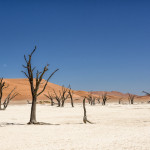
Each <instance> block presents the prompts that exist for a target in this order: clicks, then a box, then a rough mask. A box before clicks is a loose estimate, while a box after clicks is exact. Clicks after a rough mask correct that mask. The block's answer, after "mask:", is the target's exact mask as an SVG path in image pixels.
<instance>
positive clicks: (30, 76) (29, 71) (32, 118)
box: [22, 46, 58, 124]
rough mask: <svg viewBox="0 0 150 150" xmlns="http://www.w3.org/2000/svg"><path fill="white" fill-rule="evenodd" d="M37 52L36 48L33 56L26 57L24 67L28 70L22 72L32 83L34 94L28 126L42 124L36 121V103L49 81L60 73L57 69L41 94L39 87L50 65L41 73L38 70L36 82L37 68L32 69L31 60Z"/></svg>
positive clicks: (46, 82)
mask: <svg viewBox="0 0 150 150" xmlns="http://www.w3.org/2000/svg"><path fill="white" fill-rule="evenodd" d="M35 51H36V46H35V48H34V50H33V51H32V52H31V54H30V55H28V59H27V58H26V56H25V55H24V59H25V62H26V65H23V67H24V68H25V69H26V72H25V71H22V72H23V73H24V74H25V76H26V77H27V78H28V81H29V83H30V88H31V94H32V105H31V114H30V121H29V123H28V124H40V122H37V121H36V102H37V97H38V96H39V95H41V94H42V93H43V92H44V90H45V89H46V86H47V84H48V81H49V80H50V78H51V77H52V76H53V75H54V74H55V73H56V72H57V71H58V69H56V70H55V71H54V72H53V73H52V74H51V75H50V76H49V77H48V79H47V80H46V81H45V84H44V87H43V88H42V90H41V91H40V92H38V91H39V87H40V85H41V81H42V79H43V76H44V74H45V73H46V72H47V71H48V66H49V65H46V66H45V67H44V69H43V71H41V72H39V71H38V70H37V72H36V76H35V80H34V73H33V72H34V70H35V67H34V68H32V65H31V59H32V55H33V54H34V52H35ZM34 82H35V84H34Z"/></svg>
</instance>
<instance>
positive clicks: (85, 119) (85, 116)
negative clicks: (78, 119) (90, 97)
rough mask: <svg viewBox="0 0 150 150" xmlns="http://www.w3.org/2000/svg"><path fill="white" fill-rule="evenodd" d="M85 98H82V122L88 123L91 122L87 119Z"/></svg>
mask: <svg viewBox="0 0 150 150" xmlns="http://www.w3.org/2000/svg"><path fill="white" fill-rule="evenodd" d="M85 99H86V98H84V99H83V110H84V116H83V122H84V123H87V122H88V123H90V124H92V122H90V121H89V120H87V115H86V108H85Z"/></svg>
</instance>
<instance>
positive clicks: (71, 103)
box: [70, 96, 74, 107]
mask: <svg viewBox="0 0 150 150" xmlns="http://www.w3.org/2000/svg"><path fill="white" fill-rule="evenodd" d="M70 98H71V106H72V107H74V105H73V98H72V96H71V97H70Z"/></svg>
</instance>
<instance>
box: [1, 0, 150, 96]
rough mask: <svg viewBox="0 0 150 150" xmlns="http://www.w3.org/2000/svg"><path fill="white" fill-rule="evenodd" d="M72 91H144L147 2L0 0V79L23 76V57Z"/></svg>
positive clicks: (147, 82)
mask: <svg viewBox="0 0 150 150" xmlns="http://www.w3.org/2000/svg"><path fill="white" fill-rule="evenodd" d="M35 45H36V46H37V51H36V53H35V55H34V58H33V64H34V65H35V66H37V68H39V69H41V68H42V66H44V65H46V64H47V63H49V64H50V68H49V69H50V70H49V72H48V73H47V74H46V75H45V79H46V77H48V75H49V74H50V73H51V72H52V71H53V70H54V69H56V68H59V69H60V70H59V72H57V73H56V75H55V76H54V77H53V78H52V80H51V82H53V83H56V84H59V85H63V84H64V85H65V86H67V85H68V84H71V85H72V88H73V89H76V90H86V91H89V90H97V91H101V90H107V91H112V90H113V91H120V92H124V93H126V92H131V93H135V94H140V95H141V94H142V93H141V91H143V90H145V91H150V2H149V1H144V0H140V1H138V0H137V1H135V0H123V1H120V0H118V1H117V0H113V1H109V0H107V1H106V0H101V1H100V0H99V1H98V0H85V1H83V0H61V1H58V0H55V1H54V0H53V1H51V0H49V1H48V0H47V1H46V0H41V1H38V0H36V1H35V0H32V1H28V0H25V1H23V0H22V1H15V0H14V1H8V0H5V1H4V0H0V52H1V58H0V70H1V71H0V76H2V77H4V78H24V77H25V76H24V74H22V73H21V70H23V68H22V64H24V59H23V55H24V54H29V53H30V52H31V51H32V49H33V48H34V46H35Z"/></svg>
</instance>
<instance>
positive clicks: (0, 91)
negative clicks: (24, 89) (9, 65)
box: [0, 78, 18, 110]
mask: <svg viewBox="0 0 150 150" xmlns="http://www.w3.org/2000/svg"><path fill="white" fill-rule="evenodd" d="M8 87H9V85H6V83H5V82H4V81H3V78H0V110H5V109H6V108H7V106H8V105H9V102H10V101H11V100H12V99H13V98H15V97H16V96H17V95H18V93H16V92H14V91H15V89H16V88H14V89H13V90H11V92H10V93H9V94H8V96H7V97H6V98H5V100H4V101H3V102H2V98H3V90H4V89H6V88H8ZM2 106H3V107H2Z"/></svg>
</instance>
